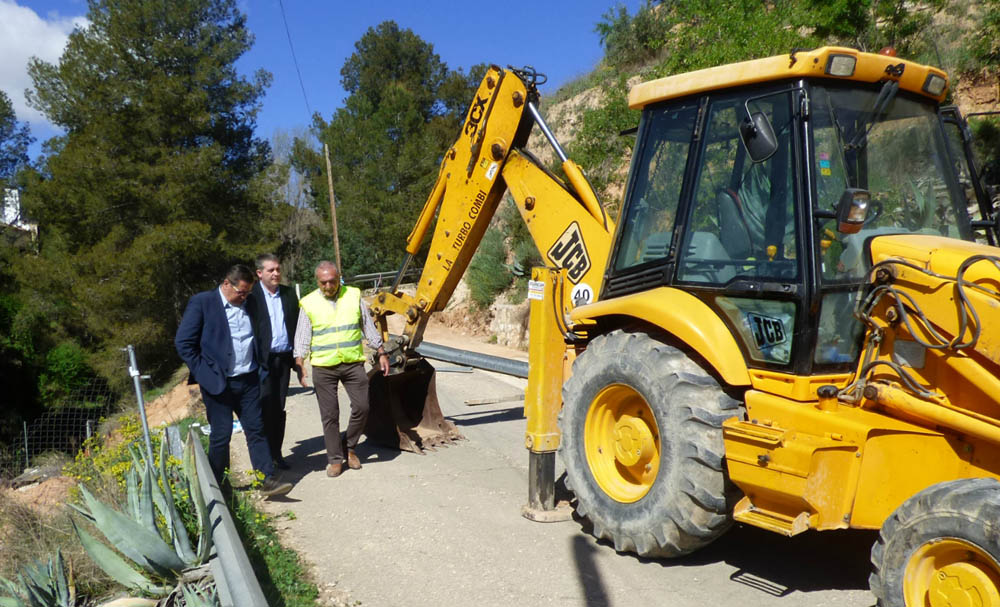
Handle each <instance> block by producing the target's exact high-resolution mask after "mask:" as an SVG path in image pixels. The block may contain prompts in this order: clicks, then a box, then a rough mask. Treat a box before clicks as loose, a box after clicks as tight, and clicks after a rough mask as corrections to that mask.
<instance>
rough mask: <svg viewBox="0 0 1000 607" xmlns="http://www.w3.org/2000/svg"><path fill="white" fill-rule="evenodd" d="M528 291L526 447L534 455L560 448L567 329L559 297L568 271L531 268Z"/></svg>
mask: <svg viewBox="0 0 1000 607" xmlns="http://www.w3.org/2000/svg"><path fill="white" fill-rule="evenodd" d="M531 280H532V283H531V285H529V288H528V298H529V300H530V302H531V303H530V304H529V314H530V316H529V319H528V331H529V334H530V335H531V340H530V342H529V344H528V359H529V360H530V361H531V364H530V365H529V367H528V386H527V388H526V389H525V391H524V415H525V417H527V418H528V420H527V426H526V428H525V431H524V446H525V447H527V448H528V450H529V451H532V452H533V453H548V452H552V451H555V450H556V449H558V448H559V437H560V433H559V424H558V421H559V409H560V406H559V405H560V404H561V403H562V384H563V373H564V367H565V361H566V344H565V342H564V338H563V334H564V330H563V329H562V328H561V327H560V322H559V316H560V315H561V314H562V310H561V309H560V306H559V303H558V302H559V295H560V293H561V292H562V290H563V284H564V283H565V282H566V270H565V269H561V270H554V269H551V268H532V271H531Z"/></svg>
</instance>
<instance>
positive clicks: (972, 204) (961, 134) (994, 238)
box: [940, 105, 1000, 246]
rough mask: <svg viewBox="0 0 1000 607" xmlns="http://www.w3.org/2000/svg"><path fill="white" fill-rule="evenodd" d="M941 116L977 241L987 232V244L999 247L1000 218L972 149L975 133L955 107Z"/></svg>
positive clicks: (943, 109)
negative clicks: (999, 223)
mask: <svg viewBox="0 0 1000 607" xmlns="http://www.w3.org/2000/svg"><path fill="white" fill-rule="evenodd" d="M940 116H941V125H942V126H943V127H944V131H945V139H946V140H947V141H948V152H949V153H950V155H951V166H952V167H953V169H954V171H955V178H956V179H958V182H959V184H960V185H961V187H962V190H963V194H964V195H965V197H966V201H967V203H968V208H969V213H970V215H971V220H972V228H973V229H974V230H976V232H977V239H978V238H979V234H981V233H983V232H985V236H986V241H987V242H988V243H989V244H991V245H993V246H997V243H998V242H1000V225H998V222H1000V217H998V216H997V215H996V213H995V211H994V209H993V204H992V202H991V201H990V196H989V193H988V191H987V186H986V184H985V183H984V182H983V179H982V175H981V173H980V170H979V164H978V162H977V160H976V157H975V152H974V151H973V149H972V133H971V132H970V130H969V125H968V123H967V122H966V120H965V118H963V117H962V113H961V112H959V110H958V108H957V107H956V106H953V105H950V106H946V107H942V108H941V111H940ZM981 231H982V232H981Z"/></svg>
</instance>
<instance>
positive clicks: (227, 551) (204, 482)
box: [188, 431, 268, 607]
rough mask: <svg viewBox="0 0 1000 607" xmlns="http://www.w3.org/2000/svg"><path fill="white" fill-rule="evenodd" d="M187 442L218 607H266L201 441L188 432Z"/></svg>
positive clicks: (248, 558)
mask: <svg viewBox="0 0 1000 607" xmlns="http://www.w3.org/2000/svg"><path fill="white" fill-rule="evenodd" d="M188 441H192V442H194V443H195V445H196V447H195V448H194V449H192V451H194V460H195V466H196V467H197V470H198V484H199V486H200V487H201V494H202V496H204V499H205V506H207V507H208V519H209V522H210V524H211V525H212V543H213V544H214V547H213V548H212V557H211V559H209V565H210V566H211V568H212V575H213V576H214V577H215V589H216V593H217V595H218V597H219V605H220V606H221V607H268V604H267V599H265V598H264V591H263V590H262V589H261V587H260V583H259V582H258V581H257V576H256V575H254V572H253V566H252V565H250V557H248V556H247V552H246V550H245V549H244V548H243V542H241V541H240V536H239V533H237V532H236V525H235V523H233V517H232V515H231V514H230V513H229V508H227V507H226V499H225V497H223V495H222V490H221V489H220V488H219V484H218V483H217V482H216V480H215V475H214V474H212V468H211V466H209V464H208V456H206V455H205V448H204V447H203V446H202V444H201V441H199V440H196V439H195V437H194V432H192V431H189V432H188Z"/></svg>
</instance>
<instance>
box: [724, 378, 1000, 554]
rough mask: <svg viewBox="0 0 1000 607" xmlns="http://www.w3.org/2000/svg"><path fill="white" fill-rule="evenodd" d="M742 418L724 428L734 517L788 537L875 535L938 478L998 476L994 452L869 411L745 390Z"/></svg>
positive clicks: (985, 444)
mask: <svg viewBox="0 0 1000 607" xmlns="http://www.w3.org/2000/svg"><path fill="white" fill-rule="evenodd" d="M746 407H747V421H741V420H738V419H736V418H734V419H731V420H729V421H727V422H725V423H724V425H723V435H724V440H725V446H726V460H727V462H728V467H729V476H730V479H731V480H732V481H733V482H734V483H736V485H738V486H739V487H740V489H741V490H742V491H743V493H744V495H745V497H744V498H743V500H741V501H740V503H739V504H738V505H737V507H736V509H735V512H734V516H735V518H736V519H737V520H739V521H742V522H746V523H749V524H753V525H757V526H760V527H764V528H767V529H770V530H772V531H776V532H780V533H785V534H787V535H794V534H796V533H799V532H802V531H805V530H806V529H839V528H846V527H854V528H866V529H878V528H879V527H881V525H882V522H883V521H884V520H885V519H886V517H888V516H889V515H890V514H891V513H892V512H893V511H894V510H895V509H896V508H898V507H899V505H900V504H902V503H903V501H905V500H906V499H907V498H909V497H910V496H912V495H914V494H916V493H917V492H919V491H920V490H922V489H924V488H926V487H928V486H930V485H933V484H935V483H939V482H942V481H946V480H952V479H955V478H971V477H983V476H993V477H1000V470H997V469H996V464H995V462H997V461H1000V459H998V456H1000V450H998V448H997V446H996V445H994V444H990V443H988V442H985V441H981V440H962V439H959V438H958V437H956V436H948V435H946V434H945V433H942V432H940V431H937V430H934V429H931V428H927V427H923V426H920V425H917V424H914V423H910V422H908V421H905V420H902V419H898V418H895V417H893V416H891V415H887V414H886V413H885V412H883V411H879V410H873V409H872V408H870V407H856V406H847V405H844V404H842V403H841V404H838V405H836V406H835V408H834V409H833V410H828V411H824V410H822V409H821V408H820V406H819V403H818V402H813V403H803V402H798V401H793V400H790V399H787V398H781V397H778V396H775V395H772V394H766V393H763V392H758V391H756V390H750V391H748V392H747V393H746Z"/></svg>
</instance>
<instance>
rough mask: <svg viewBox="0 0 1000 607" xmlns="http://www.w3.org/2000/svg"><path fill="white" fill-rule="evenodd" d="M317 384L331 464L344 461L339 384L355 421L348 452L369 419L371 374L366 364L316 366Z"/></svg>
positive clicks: (349, 426) (349, 430)
mask: <svg viewBox="0 0 1000 607" xmlns="http://www.w3.org/2000/svg"><path fill="white" fill-rule="evenodd" d="M312 369H313V384H315V386H316V400H317V401H318V402H319V417H320V420H321V421H322V422H323V441H324V442H325V443H326V459H327V462H328V463H331V464H336V463H340V462H343V461H344V459H345V457H344V449H343V445H342V444H341V441H340V402H339V399H338V398H337V382H343V384H344V389H345V390H346V391H347V396H348V398H350V400H351V419H350V421H349V422H348V424H347V440H346V441H345V444H346V445H347V448H348V449H352V450H353V449H354V447H355V446H356V445H357V444H358V440H359V439H360V438H361V432H362V431H363V430H364V429H365V421H366V420H367V419H368V374H367V373H365V363H363V362H357V363H343V364H339V365H336V366H333V367H313V368H312Z"/></svg>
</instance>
